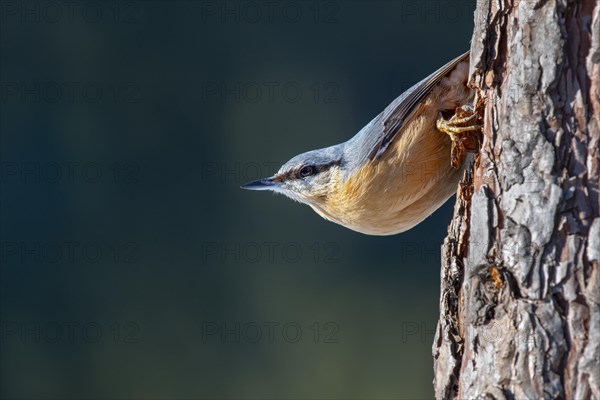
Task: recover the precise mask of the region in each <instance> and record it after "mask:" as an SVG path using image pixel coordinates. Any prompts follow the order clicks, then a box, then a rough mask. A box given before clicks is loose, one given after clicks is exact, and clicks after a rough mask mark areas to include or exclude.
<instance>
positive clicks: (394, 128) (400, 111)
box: [369, 52, 469, 159]
mask: <svg viewBox="0 0 600 400" xmlns="http://www.w3.org/2000/svg"><path fill="white" fill-rule="evenodd" d="M468 57H469V52H466V53H464V54H462V55H461V56H458V57H456V58H455V59H454V60H452V61H450V62H449V63H447V64H446V65H444V66H443V67H441V68H440V69H438V70H437V71H435V72H434V73H433V74H431V75H429V76H428V77H427V78H425V79H423V80H422V81H421V82H419V83H417V84H416V85H414V86H413V87H411V88H410V89H409V90H407V91H406V92H405V93H404V94H403V95H402V96H400V97H399V98H398V99H396V101H394V102H393V103H392V104H391V106H392V107H388V109H389V110H388V109H386V110H385V111H384V112H383V113H382V115H381V117H382V122H383V132H382V133H383V134H382V135H381V138H380V139H379V140H378V141H376V142H375V143H374V146H373V148H372V149H371V151H370V153H369V159H373V158H377V157H379V156H381V155H382V154H383V153H384V152H385V150H386V149H387V147H388V144H390V143H391V142H392V140H394V138H395V137H396V134H397V133H398V132H399V131H400V128H402V124H403V123H404V121H405V119H406V118H407V117H408V115H409V114H410V113H411V111H413V109H414V108H415V106H416V105H417V104H419V102H421V101H422V100H423V99H424V98H425V97H426V96H427V95H428V94H429V92H431V90H432V89H433V88H434V87H435V85H437V84H438V83H439V82H440V81H441V80H442V78H444V77H445V76H447V75H448V74H449V73H450V72H451V71H452V70H454V68H455V67H456V66H457V65H458V64H460V63H461V62H463V61H464V60H466V59H467V58H468ZM394 103H396V104H395V105H394Z"/></svg>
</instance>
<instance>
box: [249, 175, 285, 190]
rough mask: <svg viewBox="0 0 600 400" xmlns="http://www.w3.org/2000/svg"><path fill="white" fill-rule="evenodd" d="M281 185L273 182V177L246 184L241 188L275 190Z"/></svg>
mask: <svg viewBox="0 0 600 400" xmlns="http://www.w3.org/2000/svg"><path fill="white" fill-rule="evenodd" d="M279 185H280V183H279V182H275V181H274V180H273V177H270V178H264V179H258V180H256V181H252V182H248V183H245V184H243V185H242V186H240V188H242V189H248V190H273V189H275V188H276V187H279Z"/></svg>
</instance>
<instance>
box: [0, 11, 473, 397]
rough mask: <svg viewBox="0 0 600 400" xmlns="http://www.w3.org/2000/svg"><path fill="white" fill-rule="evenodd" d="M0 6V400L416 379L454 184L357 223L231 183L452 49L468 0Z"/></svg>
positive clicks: (337, 131) (385, 392)
mask: <svg viewBox="0 0 600 400" xmlns="http://www.w3.org/2000/svg"><path fill="white" fill-rule="evenodd" d="M1 4H2V28H1V41H0V43H1V47H2V51H1V68H0V72H1V81H2V104H1V106H2V109H1V133H2V136H1V153H0V155H1V158H2V170H1V171H0V172H1V175H0V178H1V181H0V183H1V203H0V206H1V219H0V221H1V240H2V247H1V250H2V254H1V255H2V268H1V276H0V280H1V320H2V326H1V328H2V332H1V333H2V341H1V353H0V360H1V361H0V363H1V364H0V365H1V381H0V388H1V391H0V394H1V396H2V398H94V399H100V398H140V399H141V398H143V399H147V398H200V399H208V398H217V399H226V398H236V399H240V398H256V399H263V398H278V399H280V398H281V399H285V398H289V399H304V398H307V399H317V398H331V399H338V398H339V399H341V398H344V399H346V398H361V399H364V398H367V399H383V398H385V399H387V398H390V399H391V398H394V399H396V398H430V397H432V396H433V391H432V385H431V381H432V379H433V374H432V357H431V344H432V341H433V331H434V327H435V323H436V318H437V310H438V297H439V257H440V255H439V247H440V245H441V242H442V240H443V237H444V236H445V232H446V227H447V224H448V222H449V220H450V218H451V212H452V204H453V201H450V202H448V203H447V204H446V205H445V206H444V207H442V208H441V209H440V210H439V211H438V212H436V213H435V214H434V215H433V216H432V217H430V218H429V219H427V220H426V221H425V222H423V223H422V224H420V225H419V226H417V227H416V228H414V229H412V230H410V231H408V232H405V233H403V234H400V235H396V236H391V237H370V236H364V235H360V234H358V233H355V232H352V231H349V230H346V229H344V228H341V227H339V226H337V225H334V224H332V223H329V222H326V221H325V220H323V219H321V218H320V217H318V216H317V215H316V214H315V213H313V211H312V210H310V208H308V207H306V206H302V205H299V204H296V203H293V202H292V201H289V200H287V199H284V198H283V197H280V196H274V195H271V194H268V193H254V192H246V191H242V190H240V189H239V188H238V186H239V185H240V184H241V183H244V182H245V181H246V180H250V179H254V178H257V177H259V176H258V175H270V174H272V173H273V172H274V167H273V164H280V163H282V162H285V161H287V160H288V159H289V158H290V157H292V156H294V155H296V154H297V153H299V152H303V151H306V150H310V149H313V148H318V147H323V146H328V145H330V144H334V143H337V142H341V141H344V140H346V139H348V138H349V137H351V136H352V135H354V134H355V133H356V132H357V131H358V130H359V129H360V128H361V127H362V126H363V125H364V124H366V123H367V122H368V121H369V120H370V119H371V118H372V117H373V116H375V115H376V114H377V113H379V112H380V111H381V110H382V109H383V108H384V107H385V106H386V105H387V104H388V103H389V102H391V101H392V100H393V99H394V98H395V97H396V96H398V95H399V94H400V93H402V92H403V91H404V90H405V89H407V88H408V87H409V86H410V85H412V84H413V83H415V82H416V81H418V80H420V79H421V78H423V77H424V76H426V75H428V74H429V73H431V72H432V71H434V70H435V69H436V68H438V67H439V66H441V65H443V64H444V63H445V62H447V61H448V60H450V59H452V58H453V57H455V56H457V55H459V54H461V53H462V52H464V51H465V50H467V49H468V47H469V40H470V35H471V32H472V21H473V10H474V6H475V4H474V2H473V1H448V2H438V1H379V2H375V1H334V2H326V1H322V2H312V1H306V2H287V3H283V4H284V5H285V7H284V5H282V4H276V5H269V4H272V3H267V2H253V3H251V5H248V3H242V2H227V3H221V2H202V1H181V2H163V1H145V2H144V1H137V2H99V3H93V2H92V3H89V2H75V4H76V5H75V6H74V7H75V8H74V9H73V14H72V15H70V14H69V11H68V10H69V9H68V8H67V6H65V5H64V4H63V2H56V3H52V4H58V8H56V7H55V6H52V4H50V5H48V3H45V2H37V1H26V2H24V3H21V2H12V1H3V2H2V3H1ZM23 4H26V5H27V6H26V7H28V8H27V9H23V8H22V7H23ZM52 7H55V9H52ZM222 7H226V9H223V8H222ZM32 10H33V11H32ZM57 10H58V11H59V12H60V13H61V15H57V14H56V12H57ZM84 10H85V12H84ZM98 10H100V12H101V14H98V13H97V12H98ZM269 10H273V14H269ZM298 10H299V11H300V12H301V15H298V14H297V11H298ZM257 11H258V12H260V13H261V16H258V17H257V14H256V12H257ZM82 13H83V14H82ZM86 13H87V14H86ZM236 85H239V90H238V91H237V94H236V93H235V90H236ZM257 86H258V87H260V88H261V90H262V93H261V94H258V93H257V92H256V88H257ZM268 86H272V87H273V88H274V91H273V92H272V93H269V92H268ZM57 87H58V88H59V89H58V90H57V89H56V88H57ZM67 87H73V88H74V89H73V92H69V90H68V89H67ZM215 87H216V88H217V91H216V92H214V91H213V89H214V88H215ZM97 88H100V89H101V92H96V91H95V90H96V89H97ZM295 88H300V90H301V93H300V94H299V92H296V91H295V90H294V89H295ZM231 90H234V92H231ZM238 94H239V98H238V97H237V96H238ZM270 94H272V97H271V96H270ZM71 172H72V175H71ZM98 172H101V175H100V176H99V175H97V174H98ZM57 174H60V176H59V175H57ZM69 248H71V249H74V250H73V252H72V254H70V253H69V250H68V249H69ZM215 248H216V249H217V250H216V254H215V253H214V252H213V250H214V249H215ZM269 248H273V249H274V251H273V253H272V254H269ZM59 250H60V251H61V253H60V254H59V253H58V251H59ZM257 250H258V251H260V254H259V253H257ZM97 251H100V252H101V253H98V254H96V252H97ZM298 251H300V252H301V253H298ZM270 323H272V324H278V325H276V326H275V328H274V337H273V338H272V343H271V341H270V340H269V337H268V329H267V326H266V325H265V324H270ZM315 323H318V324H319V327H318V332H319V337H318V338H316V337H315V328H316V326H315V325H314V324H315ZM328 323H329V324H328ZM207 324H208V325H207ZM222 324H225V325H224V326H225V327H226V328H227V329H230V330H233V332H234V333H229V334H228V335H226V336H225V337H224V338H223V337H221V336H219V334H217V335H208V336H206V335H205V336H204V337H203V333H204V334H206V333H207V331H206V329H207V328H209V327H215V326H216V327H218V328H219V329H221V327H222V326H223V325H222ZM236 324H238V325H236ZM286 324H288V325H286ZM290 324H291V325H290ZM257 325H258V326H260V327H262V329H263V331H262V336H261V337H259V338H258V339H257V340H256V342H253V340H252V339H254V338H255V337H256V330H255V327H256V326H257ZM238 326H239V329H238V328H237V327H238ZM284 326H286V327H288V328H289V327H292V328H294V327H297V326H299V327H301V328H302V335H301V336H299V337H298V340H297V341H295V342H293V336H295V329H289V330H288V331H287V336H286V335H285V334H284V333H283V327H284ZM69 327H72V328H69ZM311 328H312V329H311ZM203 329H204V332H203ZM100 330H101V331H100ZM117 332H118V333H119V335H117V336H115V334H116V333H117ZM236 334H237V335H238V336H239V337H238V338H236ZM57 335H60V336H57ZM315 339H316V340H315ZM315 341H316V342H317V343H315Z"/></svg>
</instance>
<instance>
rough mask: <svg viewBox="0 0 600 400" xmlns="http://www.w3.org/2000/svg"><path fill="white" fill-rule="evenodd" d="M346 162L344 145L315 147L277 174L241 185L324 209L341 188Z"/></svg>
mask: <svg viewBox="0 0 600 400" xmlns="http://www.w3.org/2000/svg"><path fill="white" fill-rule="evenodd" d="M343 164H344V163H343V151H342V148H341V145H336V146H331V147H327V148H324V149H318V150H312V151H309V152H306V153H302V154H299V155H297V156H295V157H293V158H292V159H291V160H289V161H288V162H286V163H285V164H283V166H282V167H281V168H280V169H279V171H278V172H277V173H276V174H275V175H273V176H271V177H269V178H264V179H258V180H256V181H253V182H249V183H246V184H245V185H242V186H241V187H242V188H243V189H249V190H271V191H273V192H276V193H281V194H284V195H285V196H287V197H289V198H291V199H293V200H296V201H298V202H300V203H304V204H308V205H310V206H312V207H313V208H315V207H316V208H321V207H323V206H324V205H325V203H326V202H327V200H328V198H329V197H330V196H331V195H332V194H333V193H335V192H336V191H338V190H339V189H340V185H341V177H342V168H343Z"/></svg>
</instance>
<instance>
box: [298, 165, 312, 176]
mask: <svg viewBox="0 0 600 400" xmlns="http://www.w3.org/2000/svg"><path fill="white" fill-rule="evenodd" d="M314 173H315V167H313V166H312V165H305V166H304V167H302V168H300V171H299V172H298V175H300V178H306V177H307V176H311V175H313V174H314Z"/></svg>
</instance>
